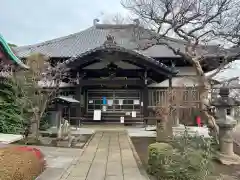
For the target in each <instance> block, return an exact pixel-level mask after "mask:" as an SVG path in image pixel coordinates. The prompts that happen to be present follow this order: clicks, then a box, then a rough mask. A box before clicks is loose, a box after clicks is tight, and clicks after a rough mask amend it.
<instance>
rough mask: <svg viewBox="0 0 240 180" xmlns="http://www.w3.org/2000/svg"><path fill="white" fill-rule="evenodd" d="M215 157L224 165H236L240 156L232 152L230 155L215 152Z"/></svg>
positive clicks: (239, 160)
mask: <svg viewBox="0 0 240 180" xmlns="http://www.w3.org/2000/svg"><path fill="white" fill-rule="evenodd" d="M217 159H218V160H219V161H220V162H221V163H222V164H224V165H237V164H240V156H238V155H236V154H233V155H231V156H229V155H226V154H222V153H220V152H218V153H217Z"/></svg>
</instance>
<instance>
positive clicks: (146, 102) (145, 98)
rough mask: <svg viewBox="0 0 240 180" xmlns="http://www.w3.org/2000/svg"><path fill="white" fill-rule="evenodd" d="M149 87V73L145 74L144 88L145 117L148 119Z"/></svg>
mask: <svg viewBox="0 0 240 180" xmlns="http://www.w3.org/2000/svg"><path fill="white" fill-rule="evenodd" d="M148 103H149V102H148V86H147V71H145V73H144V88H143V116H144V117H148V116H149V113H148Z"/></svg>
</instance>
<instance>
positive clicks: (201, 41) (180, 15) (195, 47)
mask: <svg viewBox="0 0 240 180" xmlns="http://www.w3.org/2000/svg"><path fill="white" fill-rule="evenodd" d="M122 4H123V6H124V7H125V8H127V9H128V10H130V11H131V12H133V13H134V14H135V15H137V16H138V17H139V18H140V19H142V20H143V21H145V22H148V23H151V25H152V26H154V27H155V30H156V32H157V35H156V36H154V37H153V39H154V40H155V41H156V44H161V45H165V46H166V47H168V48H169V49H171V50H172V51H173V53H174V54H176V55H179V56H181V57H182V58H183V59H185V60H187V61H188V62H189V63H191V64H192V66H193V67H194V69H195V71H196V74H197V79H198V89H199V93H200V99H201V103H200V110H201V111H202V114H203V115H204V116H205V117H206V119H207V120H208V123H209V125H210V126H211V127H213V128H214V129H215V130H216V131H217V129H218V128H217V125H216V123H215V119H214V118H213V117H212V116H211V115H210V114H209V113H208V112H207V110H206V106H205V104H206V103H207V99H208V97H207V95H208V89H209V88H210V84H209V81H208V79H209V78H211V77H212V76H214V75H216V73H218V72H219V71H220V70H219V69H221V68H222V67H223V66H224V65H225V63H223V65H220V64H218V67H219V68H218V70H216V71H215V73H213V74H212V75H211V76H209V77H206V76H205V74H204V71H203V67H202V63H203V61H204V60H205V57H206V56H207V54H208V51H205V52H204V51H202V50H203V49H204V48H205V46H206V45H207V44H208V43H210V42H211V41H213V40H215V39H216V35H218V38H219V37H220V31H219V30H220V29H221V33H222V34H223V33H224V32H227V31H226V29H227V30H229V29H228V28H227V26H228V23H227V22H231V23H232V24H231V26H235V25H234V20H235V17H236V15H238V14H239V12H240V10H239V8H238V9H236V8H235V7H236V0H123V1H122ZM233 10H234V11H235V12H234V13H233ZM236 11H237V12H236ZM226 19H228V21H226ZM230 20H231V21H230ZM170 35H171V36H173V37H175V38H177V39H181V40H182V42H183V44H184V48H183V49H179V48H176V46H175V44H174V43H173V42H171V41H166V39H169V38H168V37H169V36H170ZM230 35H231V33H229V34H227V33H226V36H228V39H230V38H231V39H232V37H231V36H230ZM221 37H223V36H221ZM206 50H207V49H206ZM216 53H217V52H216ZM208 55H209V54H208ZM215 55H219V56H223V59H229V58H230V57H226V56H225V55H224V54H221V55H220V54H215Z"/></svg>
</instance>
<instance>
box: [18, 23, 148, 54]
mask: <svg viewBox="0 0 240 180" xmlns="http://www.w3.org/2000/svg"><path fill="white" fill-rule="evenodd" d="M134 27H135V26H134V25H131V24H130V25H121V26H119V27H117V26H113V25H101V24H99V25H95V26H93V27H90V28H88V29H86V30H84V31H81V32H79V33H75V34H71V35H69V36H65V37H61V38H57V39H53V40H50V41H46V42H43V43H39V44H35V45H29V46H22V47H17V48H15V51H16V53H17V54H18V56H20V57H26V56H28V55H29V54H30V53H42V54H45V55H47V56H50V57H74V56H77V55H79V54H81V53H84V52H86V51H88V50H90V49H94V48H96V47H98V46H101V45H102V44H103V43H104V41H105V40H106V36H107V35H108V34H111V35H113V36H114V37H115V40H116V42H117V44H118V45H120V46H122V47H125V48H127V49H136V48H137V47H138V42H136V40H135V39H134V38H133V33H134V29H135V28H134ZM143 35H144V34H143ZM143 35H142V36H143ZM145 35H146V34H145Z"/></svg>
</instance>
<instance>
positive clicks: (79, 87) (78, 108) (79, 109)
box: [75, 85, 83, 117]
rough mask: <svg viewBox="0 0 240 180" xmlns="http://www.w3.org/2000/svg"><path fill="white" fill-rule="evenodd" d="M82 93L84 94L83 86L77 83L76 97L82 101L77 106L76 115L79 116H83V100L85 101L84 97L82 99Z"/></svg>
mask: <svg viewBox="0 0 240 180" xmlns="http://www.w3.org/2000/svg"><path fill="white" fill-rule="evenodd" d="M81 94H82V87H81V86H80V85H77V86H76V97H75V98H76V99H77V100H78V101H80V103H79V104H77V105H76V106H77V109H76V116H77V117H81V116H82V112H81V109H82V108H81V103H82V102H81V101H83V100H82V99H81V97H82V96H81Z"/></svg>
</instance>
